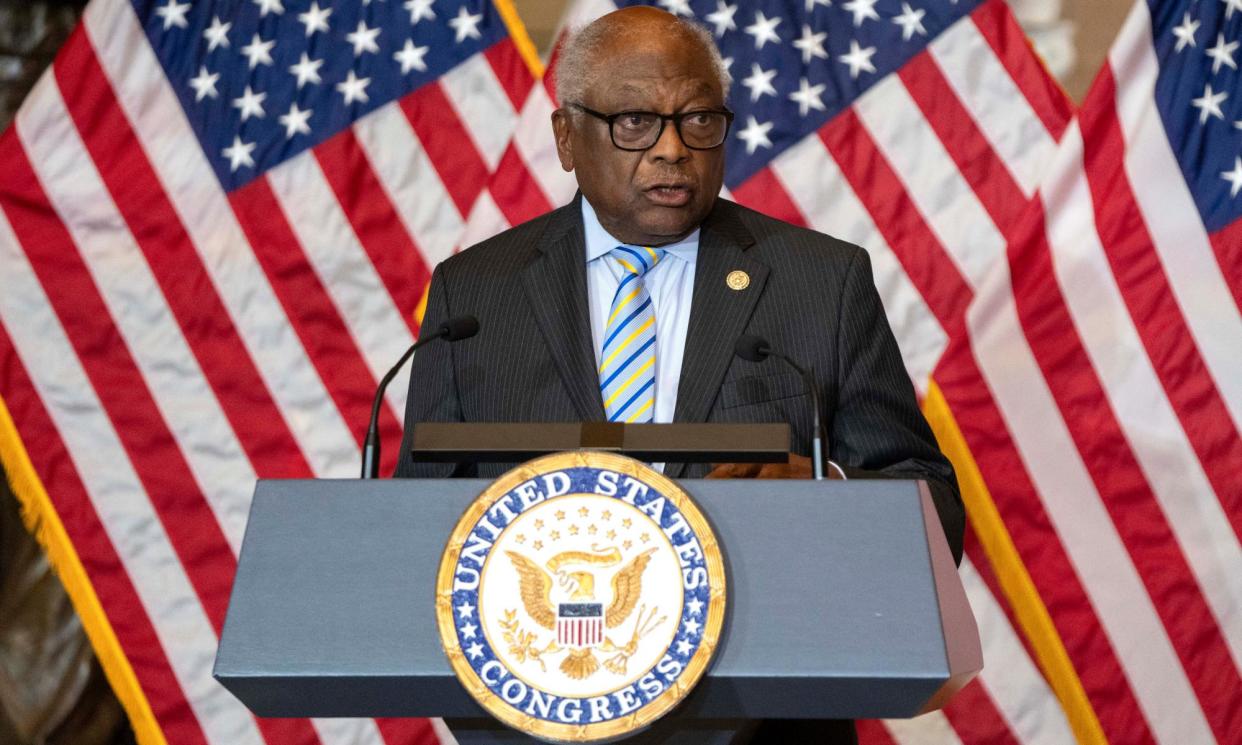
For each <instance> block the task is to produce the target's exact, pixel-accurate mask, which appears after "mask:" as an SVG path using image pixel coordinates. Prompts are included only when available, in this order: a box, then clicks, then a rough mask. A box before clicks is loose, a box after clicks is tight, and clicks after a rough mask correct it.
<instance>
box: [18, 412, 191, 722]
mask: <svg viewBox="0 0 1242 745" xmlns="http://www.w3.org/2000/svg"><path fill="white" fill-rule="evenodd" d="M0 465H3V466H4V471H5V473H7V474H8V479H9V486H10V487H11V488H12V490H13V494H14V495H15V496H16V497H17V502H18V505H19V506H20V508H21V516H22V522H23V523H24V524H25V526H26V529H27V530H28V531H29V532H30V534H31V535H32V536H34V538H35V540H36V541H37V542H38V543H39V545H40V546H41V547H42V548H43V551H44V552H45V553H46V554H47V558H48V562H49V564H51V567H52V571H53V572H55V573H56V576H57V577H58V578H59V579H60V582H61V585H63V586H64V588H65V592H66V593H67V594H68V595H69V600H70V602H72V603H73V607H74V610H76V611H77V614H78V618H79V619H81V621H82V627H83V629H84V630H85V631H86V637H87V639H88V640H89V641H90V643H91V646H92V647H93V648H94V650H95V655H96V656H97V657H98V658H99V663H100V665H101V666H102V667H103V671H104V676H105V677H106V678H107V679H108V683H109V685H111V686H112V690H113V692H114V693H115V694H116V697H117V699H118V700H119V701H120V702H121V706H122V707H123V708H124V709H125V713H126V715H127V716H128V717H129V722H130V726H132V727H133V729H134V736H135V737H136V738H137V740H138V743H139V745H167V740H165V738H164V733H163V732H162V731H161V730H160V726H159V723H158V722H157V721H156V719H155V715H154V713H152V711H151V704H150V702H149V701H148V700H147V697H146V694H145V693H144V692H143V690H142V687H141V685H139V683H138V677H137V676H136V675H135V674H134V669H133V667H132V666H131V665H130V662H129V658H127V657H126V656H125V652H124V650H123V649H122V648H121V643H120V641H119V640H118V639H117V638H116V633H115V632H114V631H113V629H112V624H111V623H110V622H109V621H108V617H107V615H106V614H105V613H104V610H103V606H102V605H101V604H100V602H99V596H98V595H97V594H96V593H95V588H94V586H93V585H91V582H90V579H89V578H88V577H87V574H86V569H85V568H84V567H83V566H82V560H81V559H80V558H79V556H78V552H77V549H76V548H74V545H73V542H72V541H70V540H69V534H68V533H67V532H66V531H65V526H64V524H63V523H62V522H61V520H60V515H58V514H57V513H56V508H55V507H54V506H53V505H52V500H51V498H50V497H49V496H48V493H47V490H46V489H45V488H44V486H43V482H42V481H40V480H39V476H38V474H37V473H36V472H35V469H34V464H33V463H31V461H30V455H29V453H28V452H27V451H26V446H25V444H23V443H22V441H21V438H20V436H19V435H18V433H17V427H16V425H15V424H14V423H13V419H12V417H11V416H10V415H9V409H8V406H7V405H6V404H5V401H4V398H3V397H0Z"/></svg>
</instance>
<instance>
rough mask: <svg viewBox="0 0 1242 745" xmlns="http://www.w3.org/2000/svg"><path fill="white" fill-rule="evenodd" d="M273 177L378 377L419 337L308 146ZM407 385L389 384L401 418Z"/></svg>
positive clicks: (301, 239)
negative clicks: (407, 320) (392, 294)
mask: <svg viewBox="0 0 1242 745" xmlns="http://www.w3.org/2000/svg"><path fill="white" fill-rule="evenodd" d="M266 178H267V180H268V183H270V184H271V186H272V192H273V193H274V194H275V195H276V201H277V202H279V203H280V206H281V209H282V210H283V211H284V213H285V217H286V218H287V219H288V221H289V227H290V228H292V229H293V232H294V234H295V235H296V236H297V239H298V242H299V243H300V244H301V246H302V250H303V252H304V253H305V255H306V258H307V261H309V262H310V265H311V266H312V267H313V268H314V270H315V274H317V275H318V276H319V280H320V281H321V282H322V283H323V286H324V288H325V289H326V290H327V292H328V295H329V296H330V297H331V299H332V302H333V304H334V305H335V306H336V308H337V311H338V312H339V313H340V314H341V318H342V319H344V321H345V325H346V327H348V329H349V333H350V335H351V336H353V338H354V340H355V341H356V342H357V344H358V349H359V351H360V352H361V354H362V358H363V361H364V362H365V363H366V365H367V367H368V369H370V371H371V374H372V375H373V376H374V378H375V380H376V381H378V380H379V379H380V378H381V377H383V376H384V373H386V372H388V368H390V367H392V365H393V364H394V363H395V362H396V361H397V360H398V359H400V358H401V355H402V354H403V353H404V352H405V350H406V349H407V348H408V347H409V346H410V345H411V344H413V343H414V336H413V334H411V333H410V327H409V326H407V325H406V323H405V319H404V318H403V317H402V315H401V311H400V310H398V309H397V306H396V304H395V303H394V302H393V300H392V296H391V295H389V294H388V290H387V288H385V287H384V282H383V280H381V279H380V277H379V274H378V273H377V272H376V271H375V265H373V264H372V263H371V259H370V257H369V256H368V255H367V253H366V251H365V250H364V249H363V248H362V245H361V244H360V243H359V242H358V236H357V235H356V234H355V233H354V229H353V226H352V225H350V223H349V220H348V219H347V218H346V217H345V213H344V212H343V211H342V210H341V204H340V202H338V201H337V200H336V194H335V193H333V191H332V187H331V186H329V185H328V181H327V178H326V177H325V176H324V173H323V170H322V169H321V168H320V166H319V161H317V160H316V159H315V156H314V155H313V154H312V153H311V152H310V151H306V152H303V153H302V154H300V155H297V156H295V157H293V158H290V159H289V160H287V161H285V162H284V163H281V164H280V165H279V166H276V167H275V168H273V169H272V170H270V171H268V172H267V177H266ZM407 393H408V391H407V390H404V389H401V387H400V386H389V387H388V391H387V393H386V399H387V401H388V403H389V405H390V406H392V407H393V412H394V415H395V416H396V417H397V418H398V420H400V418H401V417H402V416H403V415H404V413H405V398H406V394H407Z"/></svg>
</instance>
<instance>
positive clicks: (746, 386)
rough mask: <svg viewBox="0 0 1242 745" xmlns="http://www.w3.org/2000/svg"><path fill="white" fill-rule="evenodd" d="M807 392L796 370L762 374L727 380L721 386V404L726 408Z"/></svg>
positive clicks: (777, 399) (760, 402)
mask: <svg viewBox="0 0 1242 745" xmlns="http://www.w3.org/2000/svg"><path fill="white" fill-rule="evenodd" d="M805 394H806V386H805V385H803V383H802V376H801V375H798V374H797V373H795V372H785V373H778V374H776V375H760V376H754V377H748V378H736V379H734V380H729V381H725V383H724V385H723V386H721V388H720V405H721V407H722V408H725V409H732V408H735V407H738V406H749V405H752V404H762V403H768V402H770V401H780V400H782V399H786V398H796V397H797V396H802V395H805Z"/></svg>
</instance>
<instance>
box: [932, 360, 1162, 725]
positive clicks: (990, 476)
mask: <svg viewBox="0 0 1242 745" xmlns="http://www.w3.org/2000/svg"><path fill="white" fill-rule="evenodd" d="M935 378H936V381H937V383H938V384H939V385H940V388H941V391H942V392H943V393H944V396H945V400H946V401H947V402H948V403H949V406H950V408H951V409H952V410H953V413H954V418H955V419H956V420H957V421H958V423H959V425H960V426H961V429H962V434H963V436H964V437H965V439H966V444H967V446H968V447H969V448H970V452H971V454H972V455H973V456H974V457H975V461H976V463H977V464H978V466H979V470H980V472H981V473H982V474H983V478H984V481H985V482H986V483H987V484H988V485H989V487H990V488H991V496H992V500H993V503H994V504H995V505H996V508H997V510H998V511H999V512H1000V515H1001V518H1002V519H1003V521H1004V523H1005V525H1006V526H1008V527H1009V533H1010V536H1011V537H1012V539H1013V542H1014V546H1015V548H1016V549H1017V551H1018V555H1019V556H1020V557H1021V559H1022V563H1023V565H1024V566H1025V567H1026V570H1027V571H1028V572H1029V574H1030V576H1031V580H1032V581H1033V582H1034V584H1035V586H1036V588H1037V590H1038V592H1039V596H1040V599H1041V600H1043V602H1044V605H1045V607H1046V608H1047V609H1048V612H1049V614H1050V616H1051V618H1052V621H1053V624H1054V625H1055V626H1056V629H1057V633H1058V635H1059V636H1060V638H1061V640H1062V641H1063V643H1064V645H1065V650H1066V653H1067V654H1068V655H1069V657H1070V660H1071V661H1072V663H1073V665H1074V669H1075V671H1076V672H1077V673H1078V677H1079V680H1080V681H1081V682H1082V685H1083V690H1084V691H1085V692H1086V694H1087V697H1088V699H1089V700H1090V702H1091V706H1092V708H1093V709H1094V710H1095V712H1096V715H1097V716H1098V718H1099V722H1100V726H1101V728H1102V729H1103V730H1104V733H1105V735H1106V736H1107V737H1108V740H1109V741H1110V742H1124V743H1134V744H1135V745H1139V744H1141V743H1153V742H1155V738H1154V737H1153V735H1152V733H1151V730H1150V728H1149V726H1148V724H1147V720H1146V718H1145V716H1144V715H1143V712H1142V709H1141V708H1140V707H1139V705H1138V701H1137V700H1136V699H1135V697H1134V692H1133V690H1131V688H1130V686H1129V685H1127V684H1126V683H1125V680H1126V677H1125V673H1124V672H1123V671H1122V668H1121V664H1120V662H1119V658H1118V655H1117V653H1116V650H1115V649H1114V648H1113V646H1112V644H1111V642H1110V641H1109V639H1108V636H1107V635H1105V634H1103V633H1100V628H1101V627H1100V622H1099V619H1098V618H1096V616H1095V613H1094V611H1093V608H1092V605H1091V601H1090V599H1089V597H1088V596H1087V593H1086V591H1085V589H1084V588H1083V586H1082V584H1081V582H1080V581H1079V579H1078V575H1077V573H1076V572H1075V570H1074V568H1073V565H1072V564H1071V563H1070V560H1069V557H1068V556H1067V555H1066V553H1065V549H1064V547H1063V546H1062V545H1061V543H1060V540H1059V539H1058V537H1057V533H1056V531H1055V529H1054V528H1053V527H1052V524H1051V522H1050V521H1049V519H1048V514H1047V512H1045V510H1044V506H1043V503H1042V502H1041V500H1040V497H1039V494H1038V492H1037V491H1036V489H1035V485H1034V484H1033V483H1032V482H1031V479H1030V476H1029V474H1028V473H1027V470H1026V466H1025V464H1024V463H1023V460H1022V457H1021V456H1020V455H1019V454H1018V452H1017V450H1016V449H1015V448H1014V447H1013V445H1012V444H1011V443H1012V442H1013V438H1012V433H1011V432H1010V430H1009V427H1008V425H1007V424H1006V423H1005V420H1004V417H1003V416H1002V415H1001V413H1000V411H999V410H998V409H997V406H996V403H995V402H994V401H993V400H992V398H991V394H990V392H989V389H988V385H987V383H986V381H985V380H984V379H983V375H982V374H981V372H980V371H979V367H978V362H977V361H976V360H975V357H974V353H973V351H972V350H971V348H970V340H969V338H968V337H966V336H957V337H955V338H954V340H953V341H952V342H950V344H949V346H948V348H947V349H946V350H945V354H944V356H943V357H942V358H941V361H940V364H939V365H938V366H937V368H936V373H935Z"/></svg>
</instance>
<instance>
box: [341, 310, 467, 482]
mask: <svg viewBox="0 0 1242 745" xmlns="http://www.w3.org/2000/svg"><path fill="white" fill-rule="evenodd" d="M477 333H479V319H477V318H475V317H474V316H455V317H453V318H450V319H448V320H447V321H445V322H444V323H442V324H440V328H438V329H436V332H435V333H434V334H432V335H431V336H427V337H424V338H422V339H419V340H418V341H416V342H414V344H413V345H411V346H410V348H409V349H407V350H405V354H403V355H401V359H399V360H397V364H395V365H393V366H392V368H391V369H389V370H388V372H387V373H385V374H384V377H383V378H382V379H381V380H380V382H379V387H378V388H377V389H376V391H375V398H374V399H373V400H372V401H371V423H370V425H369V426H368V427H367V436H366V440H365V441H364V443H363V445H362V478H364V479H376V478H379V460H380V439H379V413H380V405H381V403H382V402H383V400H384V391H385V390H387V389H388V384H389V383H391V382H392V379H393V378H395V377H396V376H397V371H399V370H400V369H401V366H402V365H404V364H405V361H406V360H408V359H409V358H410V356H411V355H413V354H414V352H415V351H416V350H417V349H418V348H419V347H421V346H423V345H426V344H430V343H431V342H433V341H437V340H439V339H443V340H445V341H449V342H452V341H461V340H462V339H469V338H470V337H472V336H474V335H475V334H477Z"/></svg>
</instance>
